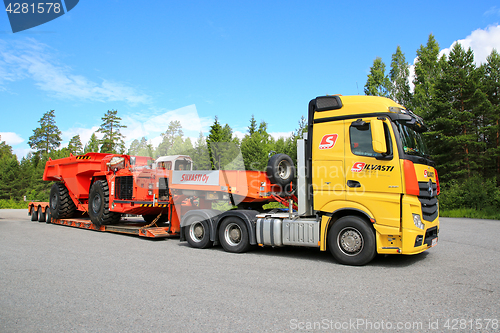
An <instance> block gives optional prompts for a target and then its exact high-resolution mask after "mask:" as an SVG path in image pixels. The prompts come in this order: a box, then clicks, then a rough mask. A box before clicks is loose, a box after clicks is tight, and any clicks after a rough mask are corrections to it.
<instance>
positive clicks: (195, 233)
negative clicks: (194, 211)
mask: <svg viewBox="0 0 500 333" xmlns="http://www.w3.org/2000/svg"><path fill="white" fill-rule="evenodd" d="M189 236H190V237H191V239H192V240H193V241H194V242H196V243H199V242H201V241H202V240H203V238H204V237H205V227H204V226H203V223H200V222H195V223H193V224H191V226H190V227H189Z"/></svg>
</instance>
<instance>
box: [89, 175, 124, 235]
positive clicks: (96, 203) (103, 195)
mask: <svg viewBox="0 0 500 333" xmlns="http://www.w3.org/2000/svg"><path fill="white" fill-rule="evenodd" d="M89 216H90V220H91V221H92V223H93V224H94V225H95V226H96V227H97V228H100V227H101V225H108V224H113V223H117V222H118V221H120V218H121V214H120V213H115V212H111V211H109V187H108V182H107V181H105V180H97V181H95V182H94V184H92V186H91V187H90V192H89Z"/></svg>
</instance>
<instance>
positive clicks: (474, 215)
mask: <svg viewBox="0 0 500 333" xmlns="http://www.w3.org/2000/svg"><path fill="white" fill-rule="evenodd" d="M439 216H441V217H458V218H460V217H467V218H471V219H490V220H500V212H499V211H498V210H496V209H494V208H486V209H482V210H477V209H473V208H456V209H446V210H441V209H440V210H439Z"/></svg>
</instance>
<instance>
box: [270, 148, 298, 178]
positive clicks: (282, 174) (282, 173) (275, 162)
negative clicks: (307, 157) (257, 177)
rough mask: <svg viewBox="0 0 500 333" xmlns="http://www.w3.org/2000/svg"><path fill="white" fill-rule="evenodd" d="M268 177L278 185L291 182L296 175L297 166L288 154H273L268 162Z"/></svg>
mask: <svg viewBox="0 0 500 333" xmlns="http://www.w3.org/2000/svg"><path fill="white" fill-rule="evenodd" d="M267 177H269V180H270V181H271V182H272V183H273V184H276V185H281V186H285V185H288V184H290V182H291V181H292V180H293V177H295V167H294V165H293V162H292V159H291V158H290V156H288V155H286V154H276V155H273V156H272V157H271V158H270V159H269V161H268V162H267Z"/></svg>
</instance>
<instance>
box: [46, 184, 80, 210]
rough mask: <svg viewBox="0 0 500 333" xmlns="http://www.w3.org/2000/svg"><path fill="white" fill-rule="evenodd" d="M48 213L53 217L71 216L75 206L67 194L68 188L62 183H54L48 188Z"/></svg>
mask: <svg viewBox="0 0 500 333" xmlns="http://www.w3.org/2000/svg"><path fill="white" fill-rule="evenodd" d="M49 200H50V203H49V205H50V213H51V214H52V218H54V219H64V218H69V217H72V216H73V214H74V213H75V210H76V206H75V204H74V203H73V200H71V197H70V196H69V192H68V189H67V188H66V186H65V185H64V184H63V183H54V185H52V188H51V189H50V199H49Z"/></svg>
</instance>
